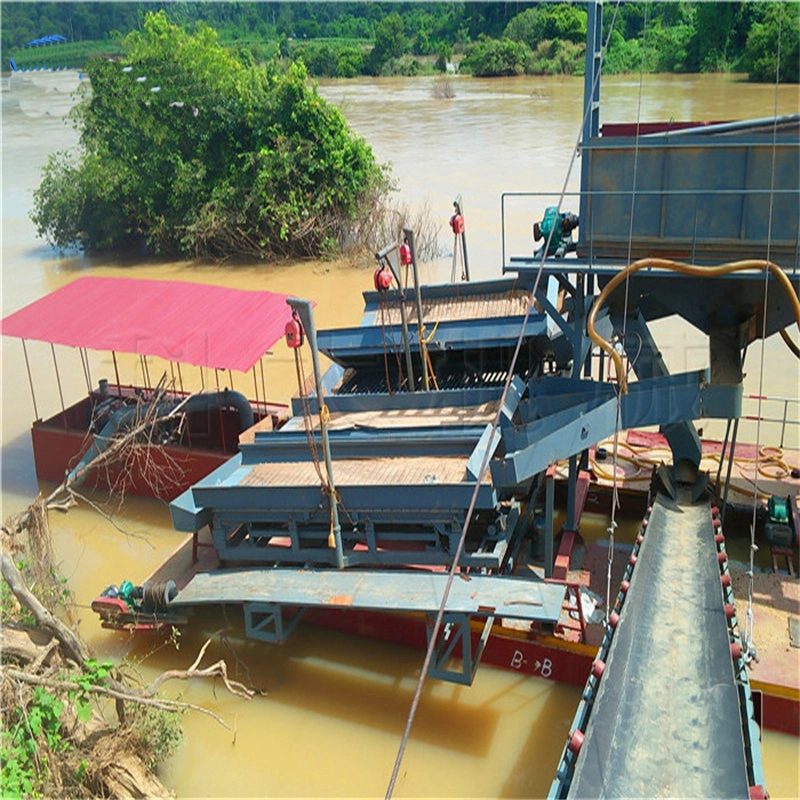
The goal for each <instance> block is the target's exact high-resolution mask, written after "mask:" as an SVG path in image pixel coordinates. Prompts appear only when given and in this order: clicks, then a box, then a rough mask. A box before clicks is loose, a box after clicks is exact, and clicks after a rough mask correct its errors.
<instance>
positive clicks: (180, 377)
mask: <svg viewBox="0 0 800 800" xmlns="http://www.w3.org/2000/svg"><path fill="white" fill-rule="evenodd" d="M175 366H176V367H177V368H178V384H179V385H180V387H181V394H186V393H185V392H184V391H183V374H182V373H181V362H180V361H177V362H175Z"/></svg>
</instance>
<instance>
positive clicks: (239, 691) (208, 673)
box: [142, 634, 256, 700]
mask: <svg viewBox="0 0 800 800" xmlns="http://www.w3.org/2000/svg"><path fill="white" fill-rule="evenodd" d="M216 635H217V634H214V636H216ZM214 636H212V637H211V638H210V639H207V640H206V643H205V644H204V645H203V646H202V647H201V648H200V652H199V654H198V656H197V658H196V659H195V660H194V663H193V664H192V666H191V667H189V669H171V670H167V671H166V672H162V673H161V675H159V676H158V678H156V679H155V680H154V681H153V682H152V683H151V684H150V686H148V687H147V688H146V689H145V690H144V692H142V694H143V695H144V696H145V697H152V696H153V695H154V694H155V693H156V692H157V691H158V689H159V687H160V686H161V685H162V684H164V683H166V682H167V681H170V680H181V681H186V680H191V679H192V678H222V682H223V683H224V684H225V688H226V689H227V690H228V691H229V692H230V693H231V694H235V695H237V696H238V697H244V698H245V699H247V700H250V699H251V698H252V697H253V695H254V694H256V691H255V690H254V689H249V688H248V687H246V686H245V685H244V684H242V683H239V681H234V680H231V679H230V678H229V677H228V666H227V664H226V663H225V661H223V660H222V659H220V660H219V661H217V662H216V663H215V664H212V665H211V666H210V667H205V668H204V669H199V667H200V662H201V661H202V660H203V656H204V655H205V654H206V650H208V646H209V645H210V644H211V642H212V640H213V639H214Z"/></svg>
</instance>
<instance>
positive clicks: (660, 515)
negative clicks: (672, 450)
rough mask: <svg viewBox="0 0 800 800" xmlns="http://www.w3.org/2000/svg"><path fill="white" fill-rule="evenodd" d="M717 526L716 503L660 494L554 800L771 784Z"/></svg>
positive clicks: (734, 790) (708, 792) (705, 793)
mask: <svg viewBox="0 0 800 800" xmlns="http://www.w3.org/2000/svg"><path fill="white" fill-rule="evenodd" d="M680 491H683V490H680ZM687 494H688V493H687ZM714 523H715V521H714V520H713V519H712V513H711V510H710V508H709V503H708V501H701V502H699V503H692V502H691V499H690V498H689V497H688V496H684V495H681V494H679V495H678V500H672V499H671V498H669V497H667V496H665V495H663V494H661V495H659V496H658V498H657V500H656V502H655V503H654V505H653V508H652V513H651V516H650V518H649V520H648V523H646V527H645V528H644V529H643V530H645V532H646V535H645V536H644V538H643V540H641V542H640V547H639V550H638V554H637V555H636V559H635V561H634V564H635V569H633V568H632V567H633V565H631V569H632V571H631V573H630V575H631V577H630V581H629V586H628V587H625V588H626V589H627V591H626V592H625V590H623V595H624V603H623V605H622V607H621V612H620V614H619V616H618V621H617V622H616V627H615V630H614V631H613V635H611V636H610V646H609V647H608V648H607V652H606V654H605V656H604V654H603V651H602V650H601V655H600V658H601V659H602V658H603V657H605V661H604V662H603V661H602V660H601V661H599V662H596V664H597V663H599V664H600V665H603V664H604V667H603V666H600V668H599V669H598V668H597V667H596V668H595V670H594V671H593V677H592V678H590V682H589V684H588V685H587V689H586V692H585V693H584V702H583V703H582V705H581V708H579V711H578V714H577V715H576V721H577V724H576V726H575V729H576V731H577V732H578V734H580V733H581V729H582V732H583V735H582V736H581V735H577V736H576V734H574V733H573V736H572V737H571V739H570V742H569V743H568V745H567V748H566V749H565V758H564V760H563V761H562V766H561V769H560V770H559V774H558V776H557V778H556V781H555V782H554V784H553V788H552V789H551V797H565V796H566V797H593V798H600V797H675V796H681V797H748V796H749V787H750V786H751V785H754V783H758V782H762V781H763V777H762V776H760V753H759V752H758V751H759V746H758V741H757V739H756V741H755V743H754V744H753V743H752V742H751V741H750V740H751V738H752V737H751V736H750V734H751V729H750V725H749V722H748V720H747V718H748V714H747V713H745V714H744V715H743V714H742V713H741V710H740V704H741V705H742V706H743V707H744V708H745V709H747V707H748V705H749V703H748V697H749V691H748V692H747V694H745V691H744V690H749V686H748V685H747V678H746V673H744V681H742V675H741V674H740V673H739V670H738V669H737V659H736V658H732V644H731V636H730V633H729V625H728V617H727V616H726V604H725V599H726V598H725V596H724V592H725V591H726V590H725V586H724V583H721V581H720V563H721V562H722V563H723V565H724V559H722V558H720V557H719V556H718V551H717V544H718V542H715V534H716V527H715V524H714ZM720 538H721V537H720ZM723 569H724V566H723ZM727 610H728V612H729V614H730V612H731V611H732V607H728V609H727ZM614 622H615V620H613V619H612V624H613V623H614ZM742 672H744V670H742ZM743 683H744V685H743ZM597 687H599V688H597ZM742 720H745V721H744V722H743V721H742ZM753 747H755V751H756V752H755V759H754V754H753V752H752V750H753ZM754 760H755V761H756V762H757V769H756V771H755V774H754V772H753V761H754ZM570 773H571V774H570Z"/></svg>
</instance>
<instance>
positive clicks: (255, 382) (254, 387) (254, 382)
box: [253, 364, 258, 408]
mask: <svg viewBox="0 0 800 800" xmlns="http://www.w3.org/2000/svg"><path fill="white" fill-rule="evenodd" d="M253 389H254V390H255V393H256V395H255V401H256V408H258V380H257V378H256V365H255V364H253Z"/></svg>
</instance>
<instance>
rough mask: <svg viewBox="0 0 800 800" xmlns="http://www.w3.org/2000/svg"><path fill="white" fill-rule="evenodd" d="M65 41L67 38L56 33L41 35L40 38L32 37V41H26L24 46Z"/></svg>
mask: <svg viewBox="0 0 800 800" xmlns="http://www.w3.org/2000/svg"><path fill="white" fill-rule="evenodd" d="M66 41H67V40H66V38H65V37H64V36H60V35H59V34H57V33H56V34H53V35H52V36H42V38H41V39H34V40H33V41H32V42H28V43H27V44H26V45H25V47H41V46H42V45H45V44H61V42H66Z"/></svg>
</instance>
